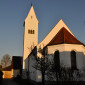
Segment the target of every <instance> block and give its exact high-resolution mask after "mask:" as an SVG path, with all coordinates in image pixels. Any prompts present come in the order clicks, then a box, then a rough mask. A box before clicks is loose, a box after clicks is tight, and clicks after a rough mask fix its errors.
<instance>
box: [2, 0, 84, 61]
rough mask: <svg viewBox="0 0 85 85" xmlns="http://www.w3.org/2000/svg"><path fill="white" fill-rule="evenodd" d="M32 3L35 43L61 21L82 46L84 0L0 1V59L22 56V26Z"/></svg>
mask: <svg viewBox="0 0 85 85" xmlns="http://www.w3.org/2000/svg"><path fill="white" fill-rule="evenodd" d="M31 3H32V5H33V7H34V10H35V13H36V16H37V18H38V20H39V26H38V32H39V35H38V36H39V37H38V42H41V41H42V40H43V39H44V37H45V36H46V35H47V34H48V33H49V32H50V31H51V29H52V28H53V27H54V26H55V25H56V24H57V23H58V21H59V20H60V19H62V20H63V21H64V22H65V23H66V25H67V26H68V27H69V29H70V30H71V31H72V33H73V34H74V35H75V36H76V38H77V39H78V40H80V41H81V42H83V43H84V44H85V0H0V59H1V58H2V57H3V55H5V54H9V55H10V56H23V40H24V26H23V24H24V20H25V18H26V16H27V15H28V13H29V10H30V8H31Z"/></svg>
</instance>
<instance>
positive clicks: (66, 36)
mask: <svg viewBox="0 0 85 85" xmlns="http://www.w3.org/2000/svg"><path fill="white" fill-rule="evenodd" d="M57 44H81V45H84V44H83V43H82V42H80V41H79V40H77V39H76V38H75V37H74V36H73V35H72V34H71V33H70V32H69V31H67V30H66V29H65V28H64V27H63V28H62V29H61V30H60V31H59V32H58V33H57V34H56V35H55V36H54V38H53V39H52V40H51V41H50V42H49V43H48V44H47V46H49V45H57Z"/></svg>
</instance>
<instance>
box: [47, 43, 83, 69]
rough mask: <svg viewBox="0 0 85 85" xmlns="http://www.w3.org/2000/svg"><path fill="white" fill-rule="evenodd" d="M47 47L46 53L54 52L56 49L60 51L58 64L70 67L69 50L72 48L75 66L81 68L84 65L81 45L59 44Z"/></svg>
mask: <svg viewBox="0 0 85 85" xmlns="http://www.w3.org/2000/svg"><path fill="white" fill-rule="evenodd" d="M47 49H48V54H54V53H55V51H57V50H58V51H59V52H60V64H61V65H62V66H65V67H71V51H73V50H74V51H75V52H76V63H77V68H78V69H82V68H83V67H84V66H85V64H84V62H85V56H84V52H85V47H84V46H83V45H76V44H60V45H53V46H48V47H47Z"/></svg>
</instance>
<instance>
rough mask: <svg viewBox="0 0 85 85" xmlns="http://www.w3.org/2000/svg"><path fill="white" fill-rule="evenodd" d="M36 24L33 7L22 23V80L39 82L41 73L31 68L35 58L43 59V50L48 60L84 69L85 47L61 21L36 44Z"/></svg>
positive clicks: (37, 22) (72, 67)
mask: <svg viewBox="0 0 85 85" xmlns="http://www.w3.org/2000/svg"><path fill="white" fill-rule="evenodd" d="M38 24H39V21H38V19H37V17H36V14H35V11H34V8H33V5H32V6H31V9H30V11H29V13H28V15H27V17H26V19H25V21H24V49H23V78H28V76H29V78H30V79H31V80H34V81H37V82H40V81H41V79H42V76H41V72H40V71H39V70H36V69H35V68H33V65H35V63H36V61H35V60H34V59H35V57H36V58H38V57H39V58H41V57H43V55H42V51H40V50H43V49H44V50H45V52H46V56H47V57H48V58H52V59H53V58H55V60H56V62H58V60H59V63H60V65H62V66H64V67H69V68H71V69H84V68H85V45H84V44H83V43H82V42H80V41H79V40H78V39H77V38H76V37H75V36H74V34H73V33H72V32H71V31H70V29H69V28H68V26H67V25H66V24H65V23H64V21H63V20H62V19H60V21H59V22H58V23H57V24H56V25H55V26H54V27H53V29H52V30H51V31H50V32H49V34H48V35H47V36H46V37H45V38H44V39H43V40H42V41H41V42H40V43H39V44H38Z"/></svg>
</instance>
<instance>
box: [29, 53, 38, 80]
mask: <svg viewBox="0 0 85 85" xmlns="http://www.w3.org/2000/svg"><path fill="white" fill-rule="evenodd" d="M28 62H29V63H28V68H29V70H28V72H29V75H28V77H29V78H30V79H31V80H33V81H36V75H37V70H36V69H35V68H34V67H35V64H36V60H35V56H33V54H31V55H30V56H29V59H28Z"/></svg>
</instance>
